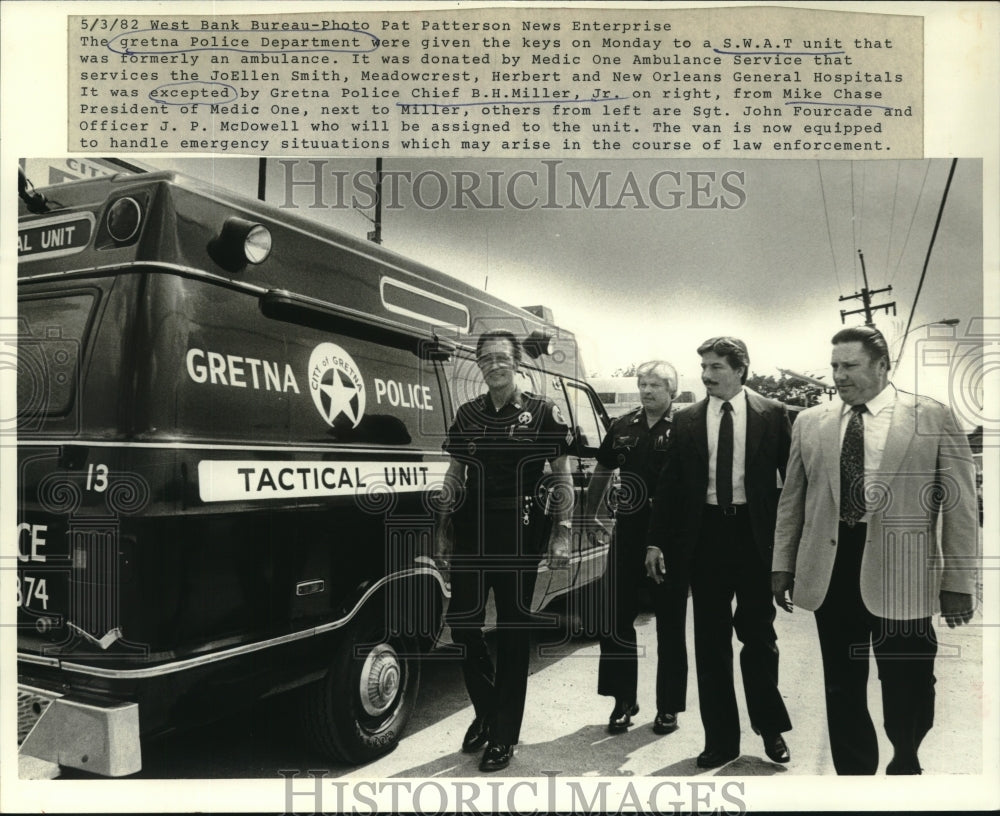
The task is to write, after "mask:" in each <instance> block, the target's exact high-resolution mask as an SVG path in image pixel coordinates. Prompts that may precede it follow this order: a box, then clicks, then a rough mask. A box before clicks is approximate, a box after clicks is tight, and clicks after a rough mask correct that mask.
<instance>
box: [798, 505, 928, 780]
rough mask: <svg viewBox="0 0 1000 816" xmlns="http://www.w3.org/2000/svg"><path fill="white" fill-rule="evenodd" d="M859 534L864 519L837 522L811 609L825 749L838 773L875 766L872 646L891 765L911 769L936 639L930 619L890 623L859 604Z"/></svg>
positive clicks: (915, 766)
mask: <svg viewBox="0 0 1000 816" xmlns="http://www.w3.org/2000/svg"><path fill="white" fill-rule="evenodd" d="M866 532H867V531H866V525H864V524H857V525H855V526H854V527H853V528H852V527H848V526H847V525H846V524H843V523H842V524H841V525H840V531H839V536H838V541H837V557H836V560H835V562H834V567H833V574H832V576H831V578H830V586H829V588H828V589H827V593H826V598H825V599H824V601H823V604H822V605H821V606H820V607H819V609H817V610H816V613H815V615H816V629H817V632H818V634H819V644H820V650H821V652H822V655H823V677H824V682H825V688H826V718H827V725H828V728H829V731H830V750H831V753H832V754H833V764H834V767H835V768H836V770H837V773H838V774H843V775H847V774H853V775H864V774H874V773H875V772H876V771H877V770H878V760H879V757H878V738H877V736H876V734H875V726H874V724H873V723H872V718H871V715H870V714H869V712H868V662H869V655H870V653H871V652H872V651H874V653H875V662H876V665H877V666H878V676H879V680H880V681H881V685H882V709H883V720H884V725H885V731H886V734H887V735H888V737H889V740H890V741H891V742H892V745H893V750H894V752H895V758H894V764H895V767H896V768H897V769H898V770H901V771H906V772H912V773H915V772H917V771H919V770H920V765H919V762H918V759H917V750H918V749H919V747H920V743H921V741H922V740H923V738H924V737H925V736H926V735H927V732H928V731H930V729H931V726H932V725H933V724H934V683H935V678H934V658H935V655H936V654H937V637H936V635H935V633H934V627H933V626H932V625H931V619H930V618H919V619H915V620H889V619H886V618H880V617H878V616H876V615H873V614H871V613H870V612H869V611H868V609H867V608H866V607H865V605H864V602H863V601H862V599H861V585H860V575H861V557H862V555H863V553H864V547H865V536H866Z"/></svg>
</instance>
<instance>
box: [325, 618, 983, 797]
mask: <svg viewBox="0 0 1000 816" xmlns="http://www.w3.org/2000/svg"><path fill="white" fill-rule="evenodd" d="M690 611H691V610H690V608H689V609H688V654H689V662H690V664H691V667H690V670H689V676H688V704H687V711H685V712H683V713H682V714H681V715H680V728H679V729H678V730H677V731H675V732H674V733H672V734H668V735H664V736H660V735H657V734H654V733H653V730H652V724H653V719H654V717H655V716H656V706H655V670H656V661H655V654H656V653H655V650H656V629H655V620H654V618H653V616H652V615H651V614H643V615H642V616H640V619H639V621H638V622H637V634H638V641H639V648H640V650H641V651H640V655H643V656H642V657H641V659H640V667H639V695H638V702H639V705H640V712H639V714H638V715H637V716H635V717H633V718H632V719H633V723H634V724H633V726H632V728H630V729H629V731H628V732H627V733H625V734H619V735H610V734H608V733H607V730H606V724H607V718H608V715H609V714H610V713H611V708H612V706H613V700H611V699H610V698H607V697H599V696H598V695H597V693H596V686H597V662H598V656H599V653H600V652H599V647H598V644H597V642H596V641H586V640H574V639H571V640H568V641H564V642H559V640H558V639H555V640H552V641H550V642H543V641H538V642H537V643H536V649H535V654H534V657H533V660H532V668H531V677H530V679H529V681H528V698H527V705H526V709H525V716H524V725H523V727H522V731H521V741H520V743H519V744H518V746H517V749H516V754H515V757H514V760H513V761H512V763H511V765H510V767H509V768H507V769H506V770H504V771H500V772H498V773H496V774H494V775H495V776H503V775H509V776H511V777H534V776H544V775H546V773H547V772H548V773H551V772H553V771H558V772H559V773H561V774H565V775H568V776H573V777H587V776H596V777H644V776H719V775H728V776H815V775H835V770H834V768H833V763H832V759H831V757H830V752H829V747H828V738H827V730H826V707H825V701H824V697H823V675H822V663H821V658H820V652H819V644H818V640H817V637H816V628H815V622H814V617H813V615H812V613H811V612H806V611H803V610H795V611H794V612H793V613H792V614H787V613H785V612H783V611H781V610H778V618H777V620H776V622H775V627H776V629H777V632H778V646H779V649H780V651H781V658H780V680H779V686H780V689H781V692H782V696H783V698H784V700H785V705H786V707H787V708H788V711H789V715H790V717H791V720H792V725H793V730H792V731H791V732H789V733H787V734H785V738H786V741H787V743H788V745H789V748H790V751H791V755H792V760H791V762H790V763H788V764H787V765H779V764H776V763H774V762H772V761H771V760H769V759H768V758H767V756H766V755H765V754H764V749H763V744H762V742H761V740H760V738H759V737H757V736H756V735H754V734H753V732H752V731H751V729H750V723H749V720H748V719H747V717H746V705H745V700H744V699H743V695H742V679H741V676H740V667H739V659H738V649H739V642H738V641H735V640H734V650H735V652H736V654H737V657H736V659H735V660H734V664H735V665H734V671H735V674H736V679H735V682H736V689H737V700H738V702H739V705H740V711H741V719H742V726H743V740H742V751H743V753H742V755H741V756H740V758H739V759H737V760H736V761H734V762H732V763H730V764H729V765H727V766H725V767H724V768H722V769H711V770H703V769H700V768H698V767H697V765H696V764H695V759H696V757H697V756H698V754H699V753H700V752H701V751H702V749H703V748H704V743H703V737H704V732H703V730H702V726H701V720H700V717H699V715H698V688H697V680H696V677H695V671H694V649H693V642H694V641H693V636H692V631H691V614H690ZM981 624H982V619H981V618H980V617H978V615H977V617H976V618H975V619H974V620H973V622H972V624H970V625H968V626H964V627H961V628H958V629H948V628H947V626H945V625H943V624H942V625H941V626H936V627H935V628H936V630H937V634H938V638H939V640H940V647H939V652H938V659H937V662H936V664H935V674H936V676H937V707H936V718H935V726H934V728H933V730H932V731H931V733H930V734H929V736H928V737H927V739H926V740H925V742H924V745H923V747H922V749H921V763H922V765H923V767H924V772H925V774H935V775H936V774H972V775H978V774H981V773H982V771H983V744H982V737H983V717H984V712H983V694H982V691H983V681H982V640H983V637H982V636H983V631H984V630H983V627H982V625H981ZM870 678H871V679H870V681H869V709H870V711H871V713H872V719H873V720H874V721H875V723H876V724H877V726H879V727H878V730H879V731H880V733H879V751H880V756H881V757H882V768H883V769H884V766H885V764H886V763H887V762H888V760H889V759H891V757H892V747H891V744H890V743H889V741H888V739H887V738H886V737H885V734H884V733H881V727H880V723H881V721H882V701H881V688H880V685H879V683H878V681H877V679H876V678H877V670H876V668H875V663H874V659H872V660H871V666H870ZM428 686H432V687H433V688H434V692H432V693H434V694H435V695H437V697H438V701H437V704H436V705H435V706H434V707H430V706H427V705H425V704H418V709H417V712H416V713H415V715H414V718H413V719H412V720H411V722H410V726H409V727H408V728H407V733H406V735H405V737H404V738H403V740H402V741H401V742H400V744H399V747H398V748H397V749H396V750H395V751H394V752H393V753H391V754H389V755H388V756H386V757H384V758H382V759H380V760H378V761H376V762H373V763H370V764H368V765H365V766H363V767H362V768H357V769H354V770H350V771H347V772H346V773H345V774H343V776H344V777H366V778H368V777H372V776H377V777H442V776H444V777H449V776H455V777H468V776H478V775H479V772H478V762H479V758H480V755H479V754H462V753H461V751H460V750H459V747H460V745H461V742H462V737H463V735H464V734H465V730H466V728H467V727H468V726H469V723H471V722H472V718H473V711H472V708H471V706H470V705H469V704H468V700H467V698H466V697H465V689H464V686H463V685H462V682H461V677H460V672H459V671H458V667H457V666H455V665H440V666H434V665H431V666H429V667H428V668H427V670H425V679H424V680H423V681H422V694H426V693H427V689H428ZM423 703H426V697H424V700H423ZM449 707H454V708H455V709H456V710H454V711H453V712H452V713H450V714H446V716H439V715H440V714H441V713H443V712H442V709H444V710H445V711H446V710H447V709H448V708H449Z"/></svg>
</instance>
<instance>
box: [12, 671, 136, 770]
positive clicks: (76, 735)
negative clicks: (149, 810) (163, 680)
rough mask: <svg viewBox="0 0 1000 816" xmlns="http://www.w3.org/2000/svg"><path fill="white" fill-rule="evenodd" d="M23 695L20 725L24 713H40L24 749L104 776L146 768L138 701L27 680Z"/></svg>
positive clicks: (20, 696) (20, 697) (20, 694)
mask: <svg viewBox="0 0 1000 816" xmlns="http://www.w3.org/2000/svg"><path fill="white" fill-rule="evenodd" d="M18 701H19V703H21V702H23V703H24V705H23V706H22V705H20V704H19V705H18V720H19V723H18V724H19V726H20V724H21V719H22V717H24V718H32V717H37V720H36V721H35V723H34V725H33V726H32V727H31V730H30V731H29V732H28V734H27V736H26V737H25V738H24V742H22V743H21V746H20V748H19V752H20V753H21V754H26V755H28V756H32V757H36V758H37V759H41V760H45V761H46V762H53V763H55V764H57V765H62V766H65V767H69V768H79V769H81V770H84V771H89V772H90V773H94V774H98V775H100V776H128V775H129V774H133V773H136V772H138V771H140V770H142V749H141V747H140V742H139V706H138V704H137V703H108V704H104V705H100V704H95V703H92V702H82V701H80V700H74V699H72V698H70V697H66V696H62V695H59V694H56V693H53V692H49V691H45V690H43V689H38V688H34V687H32V686H25V685H19V686H18ZM19 730H20V729H19Z"/></svg>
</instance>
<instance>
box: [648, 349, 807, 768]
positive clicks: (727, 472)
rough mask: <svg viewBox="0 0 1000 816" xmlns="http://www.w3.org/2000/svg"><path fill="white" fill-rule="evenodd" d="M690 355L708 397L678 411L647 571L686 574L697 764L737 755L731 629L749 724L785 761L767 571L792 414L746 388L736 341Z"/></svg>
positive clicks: (787, 725)
mask: <svg viewBox="0 0 1000 816" xmlns="http://www.w3.org/2000/svg"><path fill="white" fill-rule="evenodd" d="M698 354H700V355H701V370H702V375H701V378H702V382H703V383H704V384H705V389H706V391H707V392H708V396H707V398H706V399H705V400H703V401H702V402H699V403H697V404H696V405H693V406H691V407H690V408H687V409H685V410H683V411H679V412H678V413H676V414H675V415H674V422H673V431H672V432H671V437H670V442H669V445H668V449H667V460H666V464H665V466H664V468H663V471H662V472H661V474H660V478H659V481H658V484H657V490H656V494H655V497H654V499H653V518H652V520H651V522H650V528H649V535H648V540H647V541H648V545H649V546H648V548H647V552H646V570H647V572H648V574H649V575H650V576H651V577H652V578H653V580H657V579H660V580H662V579H663V576H664V575H668V574H670V573H672V572H684V571H686V572H687V573H688V574H689V575H690V580H691V595H692V608H693V611H694V650H695V664H696V666H697V672H698V696H699V703H700V707H701V720H702V724H703V725H704V728H705V750H704V751H703V752H702V753H701V754H700V755H699V756H698V766H699V767H701V768H716V767H719V766H720V765H724V764H726V763H727V762H730V761H731V760H733V759H736V757H738V756H739V755H740V719H739V710H738V708H737V705H736V692H735V689H734V682H733V645H732V636H733V629H734V628H735V630H736V636H737V637H738V638H739V639H740V642H741V643H742V644H743V648H742V650H741V652H740V667H741V669H742V673H743V687H744V691H745V693H746V700H747V710H748V713H749V716H750V723H751V725H752V726H753V729H754V731H755V732H757V733H758V734H760V735H761V736H762V738H763V740H764V751H765V753H766V754H767V756H768V757H769V758H770V759H772V760H773V761H775V762H788V761H789V758H790V755H789V751H788V746H787V745H786V744H785V740H784V738H783V737H782V733H783V732H785V731H789V730H791V727H792V725H791V722H790V720H789V719H788V712H787V711H786V710H785V704H784V702H783V701H782V699H781V693H780V692H779V691H778V647H777V645H776V641H777V636H776V635H775V632H774V617H775V608H774V601H773V597H772V595H771V584H770V572H771V549H772V544H773V538H774V525H775V518H776V514H777V507H778V496H779V492H780V491H779V490H778V476H779V474H780V475H781V476H782V477H783V476H784V471H785V464H786V461H787V459H788V449H789V445H790V440H791V425H790V423H789V420H788V412H787V410H786V408H785V406H784V405H782V404H781V403H780V402H776V401H774V400H770V399H765V398H764V397H762V396H760V395H759V394H756V393H754V392H752V391H748V390H746V389H745V388H744V383H745V382H746V378H747V373H748V371H749V366H750V356H749V354H748V353H747V347H746V345H745V344H744V343H743V341H742V340H739V339H737V338H735V337H714V338H712V339H710V340H707V341H705V342H704V343H702V345H701V346H699V348H698ZM734 596H735V598H736V612H735V614H734V613H733V611H732V601H733V597H734Z"/></svg>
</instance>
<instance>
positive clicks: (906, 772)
mask: <svg viewBox="0 0 1000 816" xmlns="http://www.w3.org/2000/svg"><path fill="white" fill-rule="evenodd" d="M923 772H924V770H923V768H921V767H920V763H919V762H918V761H917V758H916V757H913V758H911V759H907V760H901V759H900V758H899V757H893V758H892V761H891V762H890V763H889V764H888V765H886V766H885V775H886V776H915V775H917V774H922V773H923Z"/></svg>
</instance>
